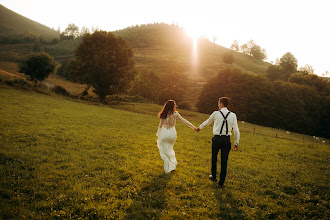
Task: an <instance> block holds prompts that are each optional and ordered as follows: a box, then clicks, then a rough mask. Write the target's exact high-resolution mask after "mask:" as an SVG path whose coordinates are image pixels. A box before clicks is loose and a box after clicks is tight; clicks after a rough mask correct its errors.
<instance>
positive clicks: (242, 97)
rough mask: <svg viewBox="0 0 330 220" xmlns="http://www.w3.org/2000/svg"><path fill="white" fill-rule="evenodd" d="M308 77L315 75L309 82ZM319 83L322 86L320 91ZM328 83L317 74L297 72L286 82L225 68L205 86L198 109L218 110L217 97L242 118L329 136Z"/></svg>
mask: <svg viewBox="0 0 330 220" xmlns="http://www.w3.org/2000/svg"><path fill="white" fill-rule="evenodd" d="M310 78H314V79H313V80H312V81H311V80H309V79H310ZM319 84H322V85H323V89H321V90H319V88H320V87H319V86H318V85H319ZM329 95H330V83H329V82H328V81H326V80H324V79H321V78H319V77H317V76H316V75H303V74H301V75H299V73H296V74H294V75H292V76H291V77H290V78H289V81H283V80H276V81H272V80H270V79H269V78H267V77H265V76H260V75H254V74H248V73H244V72H242V71H240V70H238V69H228V70H224V71H221V72H219V73H218V75H217V76H216V77H215V78H213V79H211V80H209V81H208V83H207V84H206V85H205V86H204V88H203V90H202V93H201V95H200V98H199V102H198V104H197V107H198V110H199V111H200V112H203V113H207V114H210V113H211V112H213V111H215V110H217V100H218V98H219V96H227V97H230V99H231V105H230V109H231V110H232V111H234V112H235V113H236V114H237V116H238V118H239V119H240V120H243V121H247V122H251V123H254V124H259V125H263V126H268V127H273V128H281V129H286V130H289V131H294V132H298V133H303V134H309V135H315V136H323V137H326V138H329V137H330V96H329Z"/></svg>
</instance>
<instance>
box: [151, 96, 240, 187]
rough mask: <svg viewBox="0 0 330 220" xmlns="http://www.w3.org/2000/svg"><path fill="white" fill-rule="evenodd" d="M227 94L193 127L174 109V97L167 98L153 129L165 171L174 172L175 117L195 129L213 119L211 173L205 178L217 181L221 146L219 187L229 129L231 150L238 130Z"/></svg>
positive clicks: (222, 181) (227, 153) (237, 136)
mask: <svg viewBox="0 0 330 220" xmlns="http://www.w3.org/2000/svg"><path fill="white" fill-rule="evenodd" d="M229 102H230V101H229V98H227V97H221V98H220V99H219V101H218V106H219V111H214V112H213V113H212V114H211V115H210V117H209V118H208V119H207V120H206V121H204V122H203V123H202V124H201V125H200V126H199V127H198V128H196V127H195V126H194V125H193V124H191V123H190V122H189V121H187V120H186V119H184V118H183V117H182V116H181V115H180V114H179V112H177V111H176V103H175V101H174V100H168V101H167V102H166V103H165V105H164V107H163V109H162V111H161V112H160V113H159V114H158V117H159V118H160V123H159V126H158V131H157V134H156V135H157V137H158V139H157V146H158V148H159V154H160V157H161V158H162V160H163V161H164V170H165V173H170V172H174V171H175V169H176V165H177V163H178V162H177V160H176V158H175V152H174V150H173V146H174V143H175V140H176V137H177V133H176V129H175V123H176V120H177V119H179V120H180V121H182V122H183V123H185V124H186V125H187V126H189V127H191V128H193V129H195V130H196V131H197V132H199V131H200V130H201V129H203V128H204V127H205V126H206V125H208V124H210V123H211V122H214V125H213V135H214V136H213V138H212V166H211V175H210V176H209V179H210V180H212V181H213V182H216V181H217V178H216V176H217V155H218V153H219V151H220V150H221V172H220V179H219V182H218V187H219V188H223V185H224V182H225V178H226V174H227V162H228V155H229V151H230V149H231V142H230V136H231V131H232V130H233V131H234V134H235V147H234V150H235V151H236V150H237V149H238V143H239V138H240V132H239V129H238V125H237V117H236V114H235V113H234V112H230V111H229V110H228V109H227V106H228V105H229Z"/></svg>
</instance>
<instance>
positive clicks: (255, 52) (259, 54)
mask: <svg viewBox="0 0 330 220" xmlns="http://www.w3.org/2000/svg"><path fill="white" fill-rule="evenodd" d="M250 54H251V56H252V57H253V58H255V59H257V60H264V59H266V58H267V55H266V50H265V49H261V47H260V46H259V45H254V46H253V47H252V48H251V50H250Z"/></svg>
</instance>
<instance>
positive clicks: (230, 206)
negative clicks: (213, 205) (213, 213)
mask: <svg viewBox="0 0 330 220" xmlns="http://www.w3.org/2000/svg"><path fill="white" fill-rule="evenodd" d="M214 188H215V190H214V191H215V192H214V196H215V198H216V199H217V200H218V202H219V206H218V208H219V213H218V216H217V217H218V218H220V219H245V216H244V212H243V211H242V210H239V202H238V201H237V200H235V199H234V197H233V194H232V193H231V192H230V191H229V190H228V189H226V188H224V189H218V187H216V186H214Z"/></svg>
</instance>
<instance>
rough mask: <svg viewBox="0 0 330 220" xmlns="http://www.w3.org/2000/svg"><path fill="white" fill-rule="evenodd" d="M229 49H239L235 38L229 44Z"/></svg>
mask: <svg viewBox="0 0 330 220" xmlns="http://www.w3.org/2000/svg"><path fill="white" fill-rule="evenodd" d="M230 49H231V50H236V51H239V45H238V41H237V40H234V42H233V44H232V45H231V46H230Z"/></svg>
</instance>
